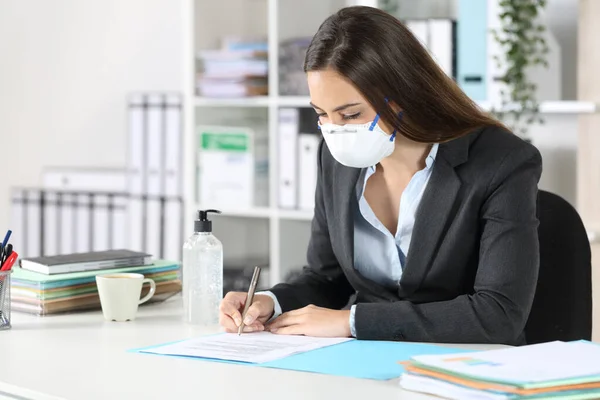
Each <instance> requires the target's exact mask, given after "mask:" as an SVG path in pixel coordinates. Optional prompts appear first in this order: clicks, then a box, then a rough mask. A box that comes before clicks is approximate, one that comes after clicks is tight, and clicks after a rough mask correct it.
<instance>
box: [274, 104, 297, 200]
mask: <svg viewBox="0 0 600 400" xmlns="http://www.w3.org/2000/svg"><path fill="white" fill-rule="evenodd" d="M299 118H300V112H299V110H298V109H296V108H281V109H280V110H279V135H278V140H279V179H278V181H279V185H278V186H279V188H278V189H279V207H281V208H296V206H297V201H296V200H297V187H298V182H297V171H296V169H297V155H298V150H297V144H298V128H299Z"/></svg>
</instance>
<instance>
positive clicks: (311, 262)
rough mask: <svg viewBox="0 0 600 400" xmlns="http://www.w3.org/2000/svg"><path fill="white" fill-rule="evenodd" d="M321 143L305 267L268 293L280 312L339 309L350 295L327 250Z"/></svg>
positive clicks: (349, 288)
mask: <svg viewBox="0 0 600 400" xmlns="http://www.w3.org/2000/svg"><path fill="white" fill-rule="evenodd" d="M323 143H324V142H323V140H321V144H320V146H319V152H318V154H319V156H318V173H317V188H316V193H315V209H314V217H313V220H312V226H311V236H310V241H309V244H308V251H307V261H308V266H306V267H305V268H304V269H303V271H302V273H301V275H300V276H299V277H297V278H296V279H294V280H293V281H292V282H289V283H281V284H278V285H276V286H275V287H273V288H272V289H271V292H272V293H273V294H274V295H275V296H276V297H277V300H278V301H279V304H280V305H281V309H282V311H283V312H286V311H290V310H295V309H298V308H302V307H305V306H307V305H309V304H314V305H316V306H320V307H326V308H332V309H341V308H343V307H344V306H346V305H347V303H348V301H349V298H350V296H351V295H352V293H354V289H353V288H352V286H351V285H350V283H349V282H348V280H347V279H346V276H345V275H344V272H343V271H342V268H341V267H340V265H339V263H338V260H337V258H336V256H335V254H334V253H333V249H332V248H331V241H330V238H329V229H328V225H327V213H326V210H325V200H324V197H325V195H324V192H325V188H324V187H323V185H324V183H323V163H322V154H323Z"/></svg>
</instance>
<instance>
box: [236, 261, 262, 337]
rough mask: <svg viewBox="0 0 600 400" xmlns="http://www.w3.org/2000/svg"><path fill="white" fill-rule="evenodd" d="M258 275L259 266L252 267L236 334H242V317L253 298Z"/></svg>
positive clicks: (244, 315)
mask: <svg viewBox="0 0 600 400" xmlns="http://www.w3.org/2000/svg"><path fill="white" fill-rule="evenodd" d="M259 276H260V267H254V273H253V274H252V280H251V281H250V288H249V289H248V293H247V294H246V304H244V312H243V313H242V323H241V324H240V327H239V328H238V336H240V335H241V334H242V331H243V330H244V318H246V312H248V309H249V308H250V306H251V305H252V300H253V299H254V291H255V290H256V284H257V283H258V277H259Z"/></svg>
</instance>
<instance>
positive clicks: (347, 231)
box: [334, 167, 397, 301]
mask: <svg viewBox="0 0 600 400" xmlns="http://www.w3.org/2000/svg"><path fill="white" fill-rule="evenodd" d="M341 168H342V169H341V170H340V172H339V173H338V176H339V179H340V185H339V189H338V190H336V192H335V195H334V198H335V201H336V204H339V208H338V209H339V214H338V215H337V218H339V221H340V222H341V223H340V225H339V226H341V228H342V229H341V232H339V233H340V234H341V238H340V239H341V250H342V254H336V255H337V258H338V262H339V263H340V265H341V267H342V268H343V269H344V271H345V272H346V278H347V279H348V282H350V284H351V285H352V287H353V288H354V290H355V291H356V292H367V293H371V295H374V296H377V297H380V298H384V299H387V300H390V301H393V300H396V299H397V298H396V294H395V293H393V292H392V291H390V290H389V289H386V288H384V287H382V286H381V285H379V284H377V283H375V282H373V281H371V280H370V279H367V278H365V277H363V276H362V275H361V274H360V273H359V272H358V271H357V270H356V269H355V268H354V211H355V207H358V201H357V198H356V184H357V182H358V179H359V177H360V174H361V170H360V169H358V168H348V167H341ZM336 186H337V185H336Z"/></svg>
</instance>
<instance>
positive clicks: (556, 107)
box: [478, 100, 598, 114]
mask: <svg viewBox="0 0 600 400" xmlns="http://www.w3.org/2000/svg"><path fill="white" fill-rule="evenodd" d="M478 104H479V106H480V107H481V108H483V109H484V110H487V111H489V110H491V109H492V105H491V103H489V102H485V101H484V102H479V103H478ZM517 107H518V106H517V105H508V106H507V107H505V108H504V110H505V111H510V110H515V109H517ZM595 112H598V104H596V103H593V102H591V101H572V100H565V101H543V102H541V103H540V113H542V114H592V113H595Z"/></svg>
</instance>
